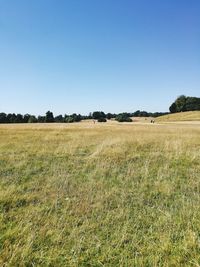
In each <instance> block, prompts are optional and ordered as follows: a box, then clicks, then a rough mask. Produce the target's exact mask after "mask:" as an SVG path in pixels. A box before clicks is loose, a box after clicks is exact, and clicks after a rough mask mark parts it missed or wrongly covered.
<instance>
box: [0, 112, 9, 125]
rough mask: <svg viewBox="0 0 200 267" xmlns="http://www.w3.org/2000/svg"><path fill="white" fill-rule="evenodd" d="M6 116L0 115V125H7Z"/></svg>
mask: <svg viewBox="0 0 200 267" xmlns="http://www.w3.org/2000/svg"><path fill="white" fill-rule="evenodd" d="M7 122H8V121H7V116H6V113H3V112H2V113H0V123H7Z"/></svg>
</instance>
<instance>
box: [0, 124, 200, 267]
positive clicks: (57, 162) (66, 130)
mask: <svg viewBox="0 0 200 267" xmlns="http://www.w3.org/2000/svg"><path fill="white" fill-rule="evenodd" d="M199 178H200V127H199V126H198V125H196V126H195V125H193V126H192V125H190V126H189V125H188V126H183V125H134V124H132V125H126V124H125V125H121V124H119V125H115V124H112V125H109V124H108V125H106V124H105V125H93V124H92V123H86V124H84V123H79V124H75V125H70V126H68V125H67V126H65V125H54V124H53V125H34V126H29V125H25V126H23V125H21V126H20V125H19V126H16V125H10V126H0V265H1V266H74V267H75V266H96V267H97V266H99V267H100V266H200V210H199V206H200V179H199Z"/></svg>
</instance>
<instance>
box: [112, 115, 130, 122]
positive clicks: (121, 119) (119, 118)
mask: <svg viewBox="0 0 200 267" xmlns="http://www.w3.org/2000/svg"><path fill="white" fill-rule="evenodd" d="M115 120H116V121H118V122H132V121H133V120H132V119H131V118H130V117H128V116H127V114H124V113H122V114H119V115H118V116H117V117H116V119H115Z"/></svg>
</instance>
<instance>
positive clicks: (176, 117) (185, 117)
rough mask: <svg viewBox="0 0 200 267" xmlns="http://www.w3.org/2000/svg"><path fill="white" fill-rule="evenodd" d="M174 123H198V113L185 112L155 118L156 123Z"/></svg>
mask: <svg viewBox="0 0 200 267" xmlns="http://www.w3.org/2000/svg"><path fill="white" fill-rule="evenodd" d="M174 121H175V122H176V121H200V111H187V112H180V113H174V114H169V115H164V116H161V117H158V118H156V122H174Z"/></svg>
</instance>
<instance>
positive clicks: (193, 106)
mask: <svg viewBox="0 0 200 267" xmlns="http://www.w3.org/2000/svg"><path fill="white" fill-rule="evenodd" d="M169 110H170V112H171V113H175V112H182V111H192V110H200V98H198V97H191V96H187V97H186V96H184V95H181V96H179V97H178V98H177V99H176V100H175V102H174V103H172V104H171V106H170V107H169Z"/></svg>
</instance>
